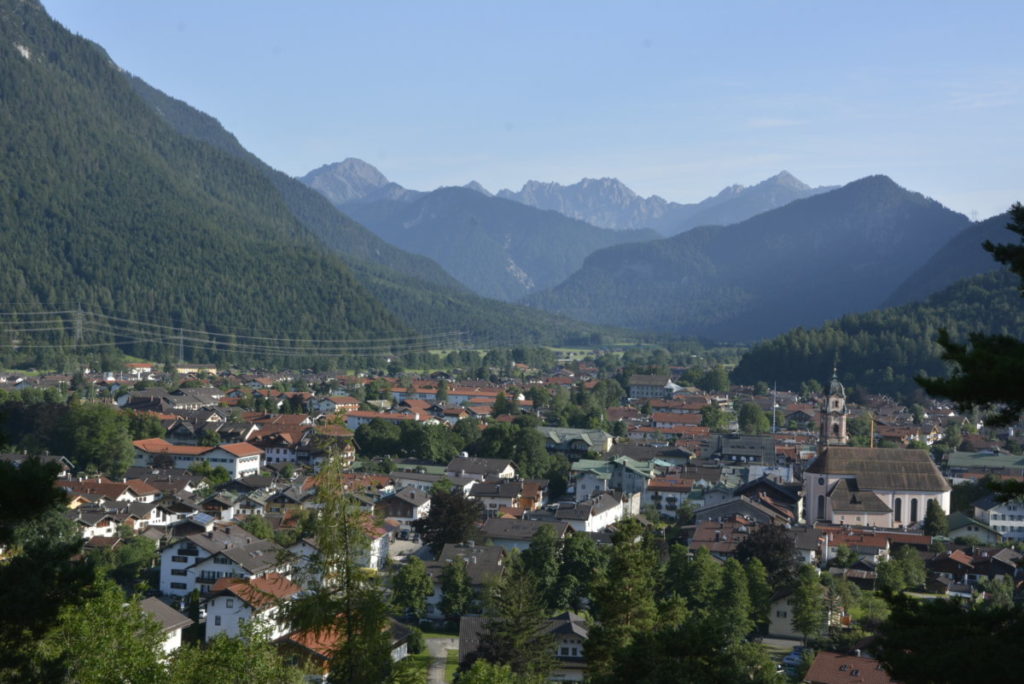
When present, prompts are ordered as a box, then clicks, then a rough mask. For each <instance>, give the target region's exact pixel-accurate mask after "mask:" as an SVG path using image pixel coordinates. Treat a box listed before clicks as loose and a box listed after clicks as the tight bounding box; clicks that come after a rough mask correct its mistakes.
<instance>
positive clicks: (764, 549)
mask: <svg viewBox="0 0 1024 684" xmlns="http://www.w3.org/2000/svg"><path fill="white" fill-rule="evenodd" d="M736 558H737V559H738V560H739V561H740V562H741V563H745V562H747V561H748V560H750V559H751V558H757V559H758V560H760V561H761V562H762V563H764V567H765V569H766V570H767V571H768V580H769V581H770V582H771V585H772V586H773V587H775V588H776V589H778V588H779V587H781V586H782V585H784V584H786V583H788V582H789V581H791V580H792V578H793V573H794V567H795V565H796V560H795V558H796V543H795V541H794V539H793V534H792V533H791V532H790V531H789V530H787V529H786V528H785V527H783V526H782V525H760V526H758V527H757V529H755V530H754V531H753V532H751V533H750V535H749V536H748V537H747V538H746V539H744V540H743V541H742V542H740V544H739V546H737V547H736Z"/></svg>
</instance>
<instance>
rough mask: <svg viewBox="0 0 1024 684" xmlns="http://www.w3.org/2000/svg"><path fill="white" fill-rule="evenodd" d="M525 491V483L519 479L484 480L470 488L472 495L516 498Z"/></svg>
mask: <svg viewBox="0 0 1024 684" xmlns="http://www.w3.org/2000/svg"><path fill="white" fill-rule="evenodd" d="M522 491H523V483H522V482H520V481H518V480H484V481H483V482H477V483H476V484H475V485H473V488H472V489H470V490H469V495H470V496H472V497H482V496H486V497H492V498H498V499H514V498H516V497H517V496H519V495H520V494H521V493H522Z"/></svg>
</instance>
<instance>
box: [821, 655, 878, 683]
mask: <svg viewBox="0 0 1024 684" xmlns="http://www.w3.org/2000/svg"><path fill="white" fill-rule="evenodd" d="M803 681H804V682H807V683H808V684H897V682H896V680H895V679H893V678H892V677H890V676H889V673H888V672H886V671H885V668H884V667H882V664H881V663H880V662H878V661H877V660H875V659H874V658H865V657H863V656H861V655H845V654H841V653H834V652H832V651H819V652H818V653H817V654H816V655H815V656H814V662H812V663H811V667H810V668H809V669H808V670H807V674H805V675H804V679H803Z"/></svg>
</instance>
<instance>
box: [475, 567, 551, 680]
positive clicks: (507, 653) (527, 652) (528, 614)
mask: <svg viewBox="0 0 1024 684" xmlns="http://www.w3.org/2000/svg"><path fill="white" fill-rule="evenodd" d="M489 599H490V600H489V602H488V605H489V611H488V613H489V615H488V617H489V619H488V620H487V623H486V626H485V627H484V630H483V633H482V634H481V636H480V648H479V650H478V651H477V656H478V657H480V658H483V659H484V660H487V661H488V662H491V663H496V664H500V665H508V666H509V667H511V668H512V671H513V672H514V673H516V674H521V675H531V676H546V675H548V674H550V672H551V670H552V669H553V668H554V665H555V639H554V635H552V634H551V633H550V632H549V631H548V613H547V609H546V606H545V600H544V597H543V595H542V593H541V591H540V587H539V586H538V583H537V580H536V579H535V578H534V577H533V576H531V574H530V573H529V571H527V570H526V569H525V568H524V567H521V566H520V567H513V568H512V569H511V570H510V571H508V572H506V574H505V576H504V577H502V578H501V579H500V580H499V581H498V582H497V583H496V584H495V585H494V587H493V588H492V590H491V593H490V597H489Z"/></svg>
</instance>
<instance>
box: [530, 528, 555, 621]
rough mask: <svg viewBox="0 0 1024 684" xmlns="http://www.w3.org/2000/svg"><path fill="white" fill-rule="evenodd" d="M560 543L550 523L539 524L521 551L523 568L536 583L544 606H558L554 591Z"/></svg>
mask: <svg viewBox="0 0 1024 684" xmlns="http://www.w3.org/2000/svg"><path fill="white" fill-rule="evenodd" d="M560 555H561V543H560V542H559V540H558V537H557V536H556V535H555V530H554V528H553V527H552V526H551V525H541V527H540V529H538V530H537V531H536V532H535V533H534V535H533V539H531V540H530V546H529V547H527V548H526V550H524V551H523V553H522V556H521V559H522V564H523V568H524V569H525V571H526V572H527V573H529V574H530V576H531V577H533V579H534V580H535V581H536V583H537V590H538V591H539V592H540V595H541V596H542V597H543V598H544V603H545V605H546V606H548V607H551V608H557V607H559V603H560V601H559V597H558V596H557V593H556V587H557V583H558V576H559V572H558V571H559V568H560V565H561V562H560V558H559V556H560Z"/></svg>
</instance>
